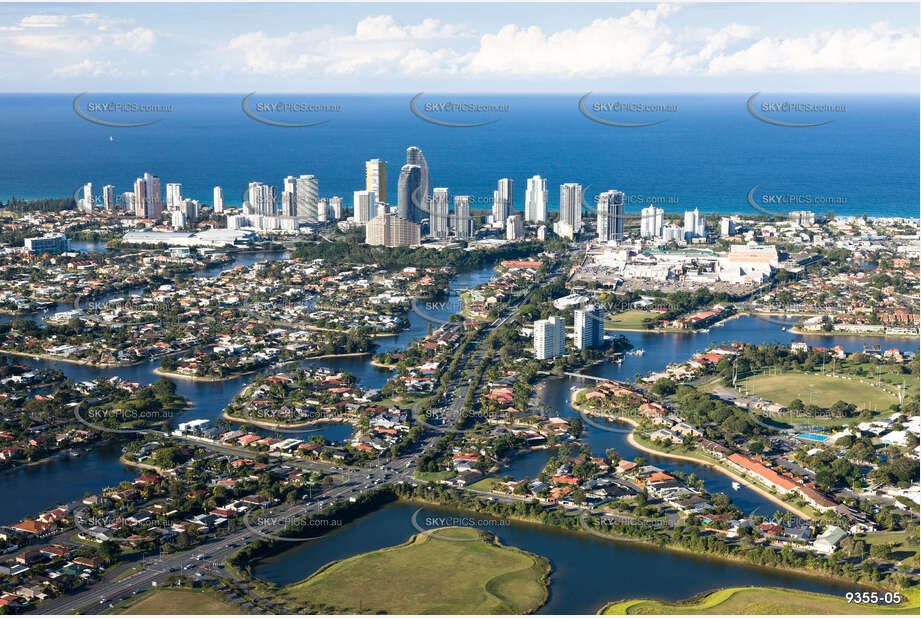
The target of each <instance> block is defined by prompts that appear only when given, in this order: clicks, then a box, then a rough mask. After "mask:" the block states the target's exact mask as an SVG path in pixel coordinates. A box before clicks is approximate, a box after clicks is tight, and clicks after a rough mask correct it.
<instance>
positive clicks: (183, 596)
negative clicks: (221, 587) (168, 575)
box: [112, 589, 243, 615]
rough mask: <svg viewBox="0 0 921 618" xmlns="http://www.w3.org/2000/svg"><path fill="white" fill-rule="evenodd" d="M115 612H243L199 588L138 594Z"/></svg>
mask: <svg viewBox="0 0 921 618" xmlns="http://www.w3.org/2000/svg"><path fill="white" fill-rule="evenodd" d="M112 613H114V614H127V615H139V614H156V615H167V614H173V615H177V614H178V615H189V614H242V613H243V612H241V611H240V610H239V609H238V608H236V607H234V606H233V605H230V604H229V603H225V602H224V601H221V600H220V599H218V598H217V597H216V596H214V595H213V594H211V593H209V592H200V591H198V590H176V589H173V590H153V591H151V592H149V593H147V594H143V595H140V596H138V598H137V599H136V600H134V601H132V602H130V603H129V604H128V605H126V606H125V607H121V608H116V609H115V610H114V611H113V612H112Z"/></svg>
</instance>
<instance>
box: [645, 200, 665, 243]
mask: <svg viewBox="0 0 921 618" xmlns="http://www.w3.org/2000/svg"><path fill="white" fill-rule="evenodd" d="M664 226H665V211H664V210H662V209H661V208H656V207H655V206H648V207H646V208H644V209H643V210H642V211H640V236H642V237H643V238H655V237H658V236H662V228H663V227H664Z"/></svg>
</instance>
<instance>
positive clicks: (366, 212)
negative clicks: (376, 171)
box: [352, 191, 377, 223]
mask: <svg viewBox="0 0 921 618" xmlns="http://www.w3.org/2000/svg"><path fill="white" fill-rule="evenodd" d="M352 210H353V211H354V212H355V221H356V222H357V223H367V222H368V221H370V220H371V219H373V218H374V217H376V216H377V196H376V195H375V193H374V191H355V193H353V194H352Z"/></svg>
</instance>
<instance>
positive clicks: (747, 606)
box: [602, 587, 918, 616]
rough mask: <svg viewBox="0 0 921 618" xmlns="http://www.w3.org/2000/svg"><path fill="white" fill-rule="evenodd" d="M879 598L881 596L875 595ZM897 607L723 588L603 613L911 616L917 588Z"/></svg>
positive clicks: (612, 606)
mask: <svg viewBox="0 0 921 618" xmlns="http://www.w3.org/2000/svg"><path fill="white" fill-rule="evenodd" d="M879 594H880V595H882V594H883V593H879ZM902 598H903V601H902V604H900V605H888V606H887V605H865V604H857V603H848V602H847V599H846V598H845V597H844V595H843V594H842V595H841V596H833V595H829V594H819V593H815V592H803V591H802V590H788V589H785V588H758V587H750V588H723V589H721V590H717V591H715V592H712V593H708V594H706V595H703V596H700V597H695V598H694V599H689V600H688V601H684V602H679V603H666V602H664V601H655V600H646V599H634V600H631V601H620V602H618V603H611V604H610V605H607V606H606V607H605V608H604V610H603V611H602V613H604V614H617V615H622V614H723V615H727V614H748V615H751V614H764V615H772V614H773V615H777V614H818V615H821V614H914V615H915V616H917V615H918V589H917V588H912V589H911V590H909V591H907V592H903V593H902Z"/></svg>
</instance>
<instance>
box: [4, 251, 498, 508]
mask: <svg viewBox="0 0 921 618" xmlns="http://www.w3.org/2000/svg"><path fill="white" fill-rule="evenodd" d="M74 244H75V245H76V244H78V243H74ZM92 246H93V245H92V244H91V243H79V247H74V248H75V249H80V250H92ZM100 246H101V245H100ZM287 256H288V254H287V253H283V252H278V253H262V252H255V253H239V254H236V255H235V260H234V262H233V263H231V264H225V265H222V266H218V267H214V268H211V269H208V270H206V271H202V272H200V273H196V275H195V276H216V275H218V274H219V273H220V272H222V271H224V270H226V269H228V268H234V267H236V266H238V265H244V266H248V265H251V264H253V263H255V262H259V261H264V260H275V259H284V258H286V257H287ZM493 274H494V270H493V268H492V267H491V266H490V267H486V268H482V269H479V270H475V271H471V272H467V273H461V274H459V275H457V276H456V277H454V278H453V279H452V281H451V282H450V285H449V288H448V291H447V292H446V293H445V294H443V295H442V297H441V298H440V299H438V301H437V302H432V303H429V304H426V305H425V311H424V312H423V311H421V310H420V311H418V312H416V311H408V312H407V313H406V316H405V317H406V318H407V320H408V321H409V327H408V328H407V329H405V330H403V331H401V332H400V333H398V334H396V335H393V336H388V337H380V338H377V339H376V340H375V341H376V342H377V344H378V348H377V350H378V351H389V350H398V349H402V348H405V347H406V346H407V345H409V344H410V343H411V342H412V340H413V339H416V338H421V337H424V336H425V335H426V334H427V333H428V332H429V327H430V325H431V328H432V329H434V328H437V327H438V324H439V322H438V320H447V319H448V318H449V317H450V315H451V314H452V313H456V312H457V311H458V309H457V307H458V294H459V292H460V291H462V290H465V289H467V288H469V287H473V286H475V285H477V284H479V283H482V282H485V281H488V280H489V279H490V278H491V277H492V275H493ZM124 295H125V292H123V293H121V294H116V295H112V296H111V297H116V296H124ZM65 309H70V307H61V308H59V309H54V310H51V311H50V312H46V313H45V314H43V315H38V316H31V319H36V320H37V321H42V319H43V318H44V317H45V315H51V314H52V313H54V311H62V310H65ZM423 315H425V316H430V317H431V319H426V318H425V317H423ZM370 361H371V355H365V356H341V357H333V358H324V359H314V360H307V361H304V362H303V365H304V366H314V367H320V366H322V367H328V368H330V369H333V370H336V371H347V372H349V373H352V374H354V375H355V376H356V377H357V378H358V380H359V384H360V385H361V386H362V387H364V388H380V387H381V386H383V385H384V383H385V382H386V381H387V380H388V379H389V378H390V376H391V375H393V372H392V371H390V370H388V369H382V368H379V367H375V366H373V365H372V364H371V362H370ZM23 362H25V363H26V364H28V365H29V366H33V367H49V368H53V369H59V370H60V371H61V372H63V374H64V375H65V376H67V377H68V378H70V379H72V380H74V381H76V382H82V381H84V380H93V379H96V378H98V377H113V376H118V377H120V378H122V379H124V380H127V381H130V382H137V383H139V384H152V383H153V382H155V381H157V380H158V379H159V378H160V376H158V375H156V374H155V373H154V369H156V368H157V367H159V365H160V361H159V360H155V361H151V362H147V363H143V364H140V365H134V366H131V367H117V368H97V367H89V366H86V365H77V364H73V363H65V362H60V361H48V360H41V359H23ZM252 379H253V376H252V375H246V376H239V377H236V378H233V379H230V380H225V381H222V382H195V381H191V380H179V379H177V380H174V382H175V384H176V391H177V393H178V394H180V395H182V396H183V397H185V398H186V399H187V400H188V402H189V404H190V407H189V408H188V409H187V410H184V411H182V412H181V413H179V414H177V415H176V416H175V418H174V419H173V424H174V425H175V424H177V423H180V422H185V421H190V420H193V419H198V418H205V419H209V420H211V421H217V420H218V419H220V417H221V413H222V411H223V410H224V408H225V407H227V404H228V403H230V401H231V400H232V399H233V397H234V396H235V395H236V394H237V393H239V392H240V390H242V389H243V388H244V387H245V386H246V384H248V383H249V382H250V381H251V380H252ZM246 428H247V429H249V430H251V431H253V432H254V433H258V434H261V435H273V432H271V431H270V430H267V429H261V428H258V427H254V426H247V427H246ZM317 434H320V435H322V436H323V437H324V438H326V439H327V440H330V441H332V442H336V443H342V442H344V441H345V440H348V439H349V438H350V437H351V435H352V426H351V425H350V424H348V423H327V424H324V425H319V426H314V427H311V428H305V429H304V430H303V431H287V432H286V433H285V435H284V436H283V437H300V438H302V439H307V438H308V437H310V436H312V435H317ZM119 455H120V449H115V448H108V447H106V448H101V449H97V450H96V451H93V452H92V453H90V454H87V455H84V456H83V457H81V458H80V459H79V460H78V461H73V460H70V461H68V460H67V459H62V460H55V461H51V462H45V463H39V464H36V465H34V466H31V467H28V468H19V469H16V470H13V471H11V472H8V473H6V474H4V475H2V476H0V493H2V494H3V495H12V496H21V498H17V499H14V500H11V501H4V502H2V503H0V523H12V522H15V521H18V520H19V519H21V518H22V517H24V516H25V515H28V514H33V513H35V512H37V511H39V510H41V509H43V508H47V507H49V506H51V504H52V503H53V502H55V501H61V502H63V501H70V500H74V499H76V498H79V497H82V496H83V494H84V493H86V492H88V491H89V492H95V491H99V490H101V489H103V488H104V487H108V486H112V485H116V484H118V483H119V482H120V481H122V480H125V479H129V478H134V476H136V474H134V473H133V472H132V470H131V469H130V468H126V467H125V466H124V465H122V464H120V463H119V461H118V458H119ZM39 478H40V479H41V483H40V484H36V483H35V479H39ZM39 486H40V487H42V491H41V492H37V491H35V487H39ZM7 492H10V493H7Z"/></svg>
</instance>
